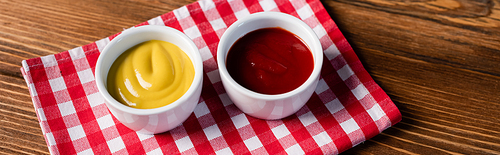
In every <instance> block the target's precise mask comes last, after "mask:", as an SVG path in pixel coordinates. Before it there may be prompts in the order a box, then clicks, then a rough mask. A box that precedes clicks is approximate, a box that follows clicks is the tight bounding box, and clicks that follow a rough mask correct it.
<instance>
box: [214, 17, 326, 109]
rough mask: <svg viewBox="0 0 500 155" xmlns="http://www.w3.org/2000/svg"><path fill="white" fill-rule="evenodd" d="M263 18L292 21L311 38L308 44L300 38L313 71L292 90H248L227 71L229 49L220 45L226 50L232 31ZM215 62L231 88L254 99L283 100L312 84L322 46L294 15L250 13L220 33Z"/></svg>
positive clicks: (321, 53)
mask: <svg viewBox="0 0 500 155" xmlns="http://www.w3.org/2000/svg"><path fill="white" fill-rule="evenodd" d="M263 19H274V20H282V21H288V22H293V23H294V24H295V26H296V27H299V28H300V29H302V30H304V31H305V32H306V34H307V36H309V37H310V38H312V44H313V45H308V44H307V43H305V41H304V40H303V39H302V38H301V39H302V40H303V41H304V44H306V46H308V47H309V50H310V51H311V54H313V62H314V67H313V71H312V72H311V74H310V75H309V77H308V78H307V80H306V81H305V82H304V83H302V84H301V85H300V86H299V87H297V88H295V89H294V90H292V91H289V92H286V93H282V94H274V95H270V94H263V93H258V92H255V91H252V90H249V89H247V88H245V87H243V86H242V85H240V84H239V83H238V82H236V81H235V80H234V79H233V78H232V77H231V76H230V75H229V72H228V71H227V68H226V57H227V53H229V51H222V47H224V46H229V48H228V50H229V49H230V48H231V47H232V44H234V42H235V41H234V42H233V43H232V44H231V45H226V44H229V43H228V42H232V40H229V37H230V35H233V34H232V33H234V32H235V31H236V30H237V29H238V28H239V27H242V26H243V25H245V24H248V23H250V24H251V23H252V22H255V21H256V20H263ZM257 29H261V28H257ZM257 29H254V30H251V31H249V32H252V31H255V30H257ZM287 31H289V32H291V31H290V30H287ZM247 33H248V32H247ZM291 33H293V34H295V33H294V32H291ZM244 35H246V34H243V35H240V36H238V39H239V38H241V37H243V36H244ZM295 35H297V34H295ZM217 64H218V69H219V73H220V74H221V75H220V76H221V78H222V79H225V80H226V82H228V83H225V84H226V85H227V84H229V85H232V88H234V89H235V90H236V91H238V92H239V93H243V94H245V95H247V96H249V97H252V98H256V99H263V100H269V101H271V100H283V99H286V98H289V97H293V96H295V95H297V94H299V93H301V92H303V91H306V90H307V88H308V87H309V86H311V85H313V84H314V82H315V80H317V79H318V78H319V74H320V73H321V68H322V65H323V48H322V45H321V43H320V41H319V38H318V37H317V35H316V33H315V32H314V31H313V30H312V29H311V27H309V26H308V25H307V24H306V23H304V22H303V21H302V20H300V19H299V18H297V17H294V16H292V15H289V14H286V13H281V12H258V13H253V14H250V15H248V16H246V17H244V18H242V19H238V20H237V21H236V22H234V23H233V24H232V25H231V26H229V28H227V29H226V31H225V32H224V34H223V35H222V37H221V39H220V41H219V45H218V47H217ZM225 87H227V86H225Z"/></svg>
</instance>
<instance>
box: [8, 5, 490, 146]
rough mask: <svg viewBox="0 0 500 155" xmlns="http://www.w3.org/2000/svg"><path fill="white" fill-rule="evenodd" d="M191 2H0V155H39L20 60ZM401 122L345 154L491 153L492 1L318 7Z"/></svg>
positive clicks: (37, 131)
mask: <svg viewBox="0 0 500 155" xmlns="http://www.w3.org/2000/svg"><path fill="white" fill-rule="evenodd" d="M192 2H194V0H130V1H126V2H123V1H120V0H110V1H97V0H84V1H67V0H44V1H38V0H23V1H13V0H2V1H0V153H1V154H3V153H15V154H18V153H34V154H48V149H47V145H46V143H45V139H44V138H43V135H42V132H41V129H40V126H39V124H38V120H37V117H36V114H35V111H34V108H33V103H32V101H31V98H30V95H29V92H28V88H27V86H26V83H25V81H24V79H23V77H22V75H21V72H20V70H19V68H20V67H21V61H22V60H24V59H29V58H35V57H40V56H44V55H49V54H55V53H59V52H62V51H65V50H68V49H72V48H75V47H78V46H82V45H85V44H88V43H91V42H94V41H96V40H99V39H101V38H104V37H107V36H110V35H112V34H115V33H117V32H119V31H122V30H123V29H124V28H128V27H131V26H133V25H136V24H139V23H141V22H144V21H146V20H148V19H150V18H153V17H156V16H159V15H161V14H164V13H167V12H170V11H171V10H173V9H176V8H179V7H181V6H183V5H186V4H189V3H192ZM322 2H323V5H324V6H325V7H326V9H327V10H328V12H329V14H330V16H331V17H332V18H333V20H334V21H335V22H336V23H337V25H338V26H339V28H340V30H341V31H342V32H343V34H344V35H345V37H346V38H347V40H348V41H349V42H350V44H351V46H352V47H353V48H354V50H355V52H356V54H357V55H358V56H359V58H360V59H361V62H362V63H363V65H364V66H365V68H366V69H367V70H368V72H369V73H370V74H371V75H372V77H373V78H374V79H375V81H376V82H377V83H378V84H380V86H381V87H382V89H384V90H385V91H386V92H387V93H388V95H389V96H390V97H391V98H392V100H393V101H394V102H395V104H396V106H398V108H399V109H400V110H401V113H402V115H403V120H402V121H401V122H400V123H399V124H397V125H395V126H394V127H391V128H389V129H387V130H386V131H384V132H383V133H381V134H379V135H377V136H376V137H374V138H372V139H369V140H367V141H366V142H364V143H362V144H360V145H358V146H356V147H354V148H352V149H350V150H348V151H347V152H346V153H348V154H350V153H352V154H386V153H390V154H403V153H410V154H411V153H419V154H444V153H465V154H500V1H499V0H494V1H492V0H476V1H465V0H335V1H333V0H323V1H322Z"/></svg>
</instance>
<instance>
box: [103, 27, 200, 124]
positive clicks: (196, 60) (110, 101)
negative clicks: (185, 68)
mask: <svg viewBox="0 0 500 155" xmlns="http://www.w3.org/2000/svg"><path fill="white" fill-rule="evenodd" d="M145 32H157V33H163V34H167V35H170V36H175V37H178V39H179V40H182V42H184V43H186V45H188V46H187V47H189V50H192V54H188V52H186V51H184V50H183V52H185V53H186V54H187V55H188V57H189V58H190V59H191V63H193V67H194V70H195V74H194V78H193V81H192V83H191V86H190V87H189V88H188V90H187V91H186V93H184V95H182V96H181V97H180V98H179V99H177V100H176V101H174V102H172V103H170V104H167V105H165V106H161V107H158V108H153V109H138V108H132V107H129V106H126V105H124V104H122V103H120V102H119V101H117V100H116V99H115V98H114V97H112V96H111V95H110V94H109V92H108V91H107V89H106V87H107V86H106V83H107V76H108V73H109V68H107V71H106V74H105V77H104V79H103V75H101V74H102V72H103V70H106V69H105V68H103V66H102V63H103V61H105V60H104V59H105V58H104V57H110V56H114V55H113V54H109V51H110V49H111V48H114V47H115V46H117V44H118V43H120V41H122V39H124V38H127V37H131V36H135V35H141V33H145ZM133 40H135V39H133ZM151 40H153V39H151ZM139 43H141V42H138V41H137V43H135V44H134V45H133V46H135V45H137V44H139ZM176 46H179V45H176ZM123 52H125V51H123ZM123 52H119V54H120V55H121V54H122V53H123ZM115 60H116V59H114V60H113V63H114V61H115ZM109 67H111V66H109ZM202 78H203V61H202V59H201V55H200V52H199V49H198V47H197V46H196V44H194V42H193V41H192V40H191V39H190V38H189V37H188V36H187V35H186V34H184V33H182V32H181V31H179V30H177V29H174V28H172V27H168V26H160V25H143V26H138V27H132V28H129V29H127V30H125V31H123V32H122V33H120V34H119V35H118V36H116V37H115V38H114V39H113V40H111V41H110V42H109V43H108V44H107V45H106V46H105V47H104V49H103V50H102V52H101V53H100V55H99V58H98V59H97V63H96V68H95V81H96V85H97V89H98V90H99V93H100V94H101V95H102V96H103V98H104V100H105V103H107V104H106V105H109V106H112V107H113V108H116V109H117V110H120V111H122V112H126V113H129V114H134V115H140V116H145V115H154V114H159V113H163V112H166V111H169V110H171V109H174V108H176V107H178V106H181V105H183V104H185V102H186V101H187V100H188V99H189V98H190V97H192V95H195V92H196V90H197V89H198V88H200V87H202V82H203V81H202Z"/></svg>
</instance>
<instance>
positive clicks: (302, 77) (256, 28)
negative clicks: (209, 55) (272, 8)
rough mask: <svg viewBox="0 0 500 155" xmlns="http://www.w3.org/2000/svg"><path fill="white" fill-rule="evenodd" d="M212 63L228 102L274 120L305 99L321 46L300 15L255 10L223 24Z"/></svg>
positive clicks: (316, 71)
mask: <svg viewBox="0 0 500 155" xmlns="http://www.w3.org/2000/svg"><path fill="white" fill-rule="evenodd" d="M217 63H218V67H219V73H220V76H221V81H222V84H223V86H224V89H225V90H226V92H227V94H228V96H229V98H230V99H231V101H232V102H233V103H234V104H235V105H236V106H237V107H238V108H239V109H240V110H242V111H243V112H244V113H246V114H248V115H250V116H253V117H256V118H260V119H266V120H274V119H281V118H284V117H287V116H290V115H292V114H294V113H295V112H297V111H298V110H299V109H300V108H302V107H303V106H304V104H305V103H306V102H307V101H308V100H309V98H310V97H311V95H312V93H313V92H314V90H315V89H316V86H317V84H318V81H319V74H320V71H321V66H322V64H323V48H322V46H321V43H320V42H319V39H318V37H317V35H316V34H315V33H314V31H313V30H312V29H311V28H310V27H309V26H308V25H307V24H305V23H304V22H303V21H301V20H300V19H298V18H296V17H294V16H291V15H288V14H285V13H279V12H260V13H254V14H251V15H249V16H247V17H245V18H242V19H239V20H238V21H236V22H235V23H233V24H232V25H231V26H229V28H228V29H227V30H226V31H225V32H224V34H223V35H222V37H221V40H220V42H219V45H218V48H217Z"/></svg>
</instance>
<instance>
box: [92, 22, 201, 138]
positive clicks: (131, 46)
mask: <svg viewBox="0 0 500 155" xmlns="http://www.w3.org/2000/svg"><path fill="white" fill-rule="evenodd" d="M95 79H96V85H97V89H98V90H99V92H100V94H101V95H102V96H103V98H104V100H105V104H106V106H107V107H108V109H109V111H110V112H111V114H112V115H113V116H115V117H116V119H117V120H119V121H120V122H121V123H122V124H124V125H125V126H127V127H128V128H130V129H132V130H134V131H137V132H140V133H144V134H156V133H162V132H165V131H168V130H171V129H173V128H175V127H177V126H179V125H180V124H182V123H183V122H184V121H185V120H186V119H187V118H188V117H189V116H190V115H191V113H192V112H193V110H194V108H195V107H196V105H197V104H198V101H199V98H200V94H201V88H202V81H203V62H202V60H201V56H200V53H199V51H198V48H197V46H196V45H195V44H194V42H193V41H192V40H191V39H189V38H188V37H187V36H186V35H185V34H184V33H182V32H180V31H178V30H176V29H174V28H171V27H167V26H155V25H146V26H139V27H134V28H130V29H127V30H125V31H123V32H122V33H121V34H119V35H118V36H116V37H115V38H114V39H112V40H111V41H110V42H109V43H108V44H107V45H106V47H105V48H104V49H103V51H102V52H101V54H100V55H99V58H98V60H97V63H96V68H95Z"/></svg>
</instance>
